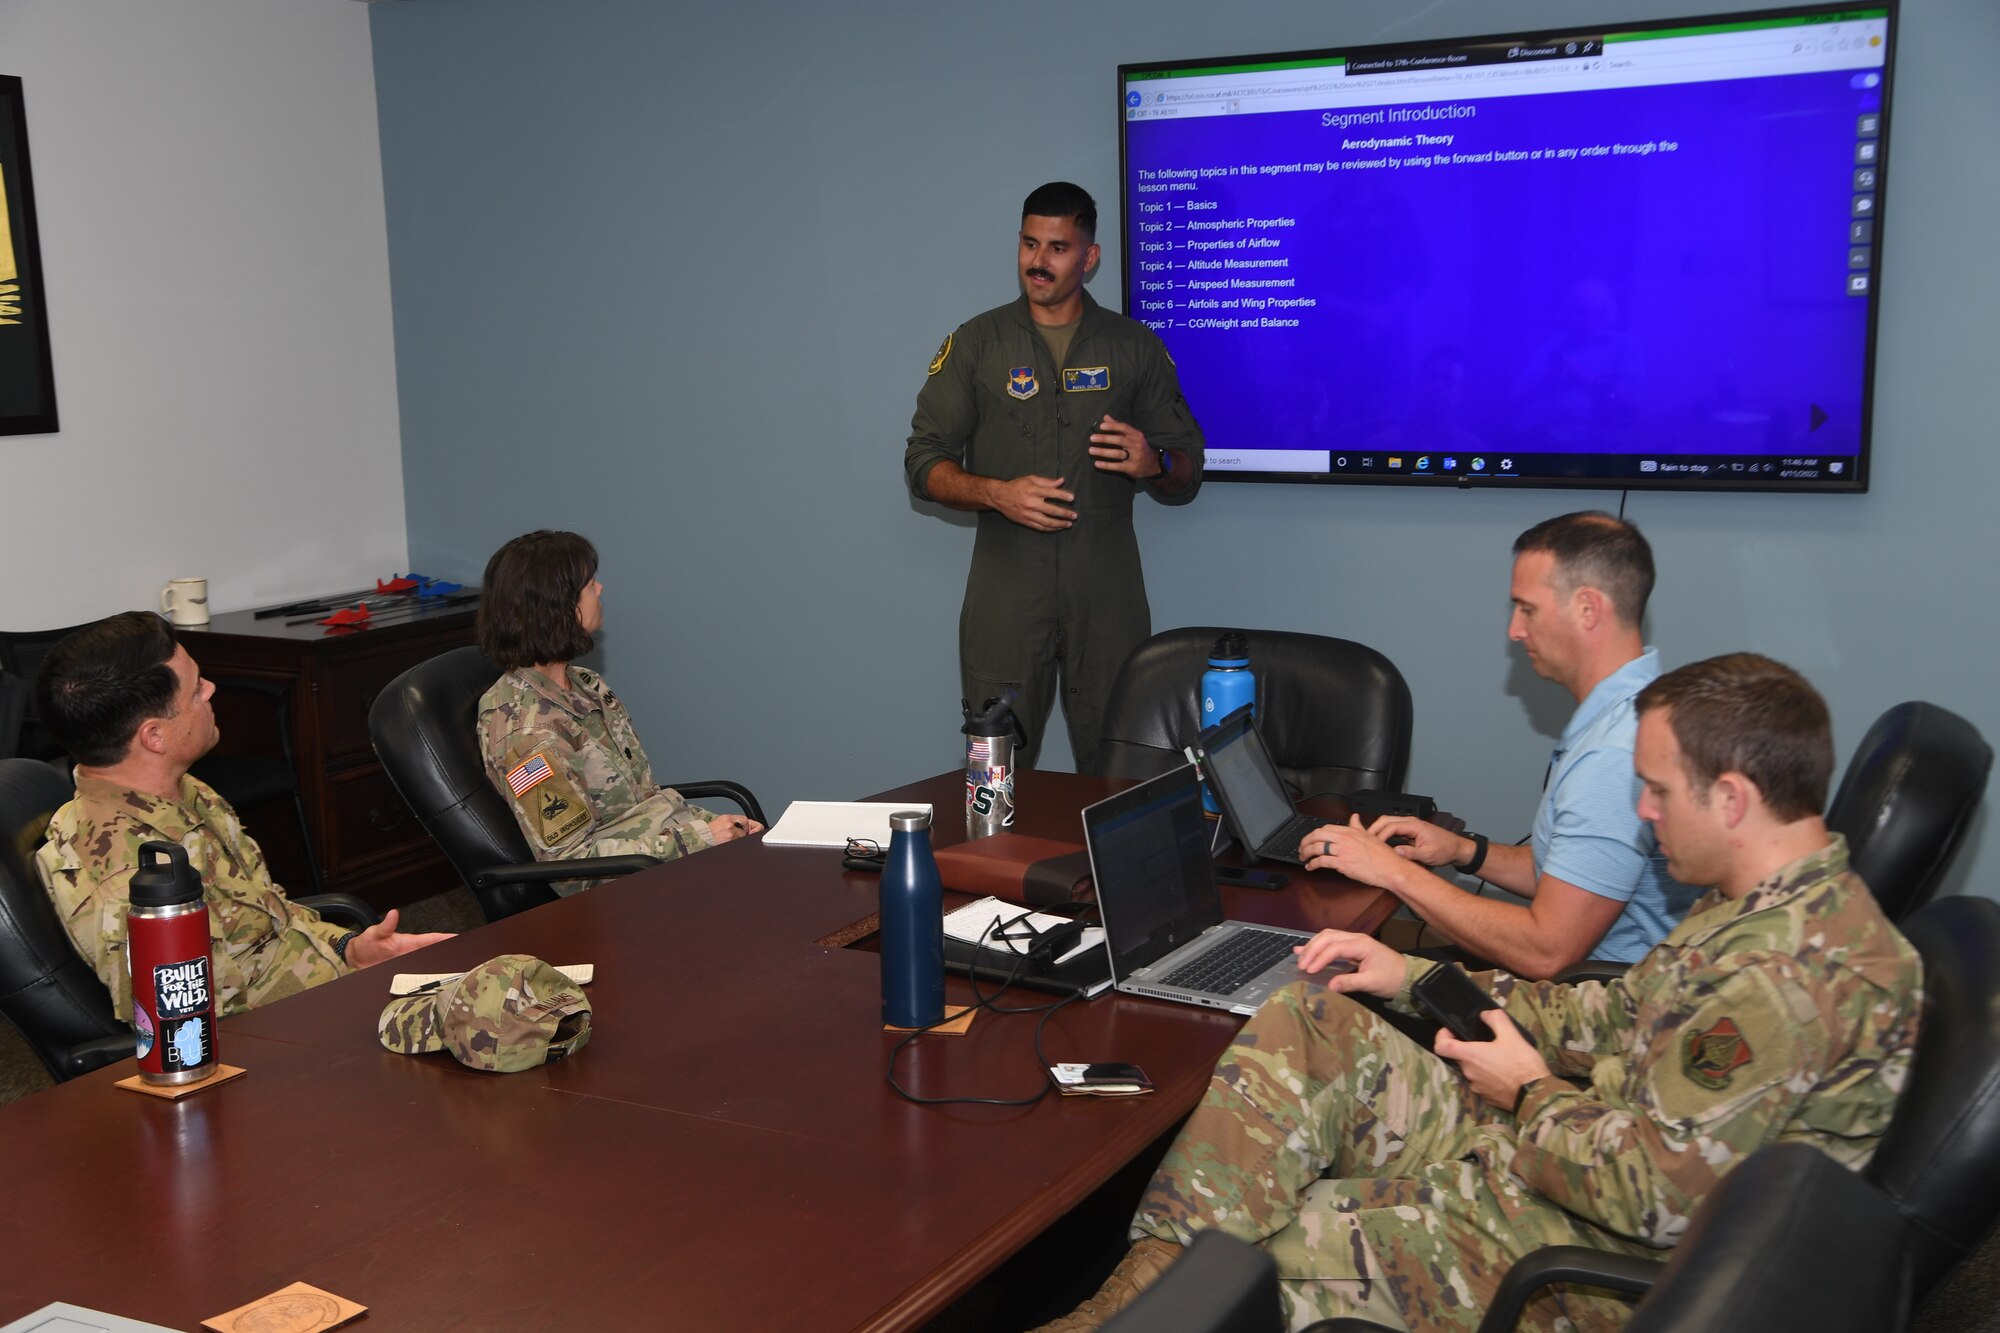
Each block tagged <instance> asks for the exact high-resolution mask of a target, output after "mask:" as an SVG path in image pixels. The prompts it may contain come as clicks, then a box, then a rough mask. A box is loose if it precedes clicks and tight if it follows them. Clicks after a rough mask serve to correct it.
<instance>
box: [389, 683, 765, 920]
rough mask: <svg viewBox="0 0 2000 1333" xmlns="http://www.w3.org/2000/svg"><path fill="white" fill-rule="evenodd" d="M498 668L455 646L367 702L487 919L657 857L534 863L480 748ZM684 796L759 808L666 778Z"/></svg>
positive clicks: (751, 810)
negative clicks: (565, 883) (485, 697)
mask: <svg viewBox="0 0 2000 1333" xmlns="http://www.w3.org/2000/svg"><path fill="white" fill-rule="evenodd" d="M499 678H500V669H499V668H498V667H496V666H494V665H493V664H492V663H491V662H489V661H488V660H487V659H486V657H485V655H484V654H482V653H481V652H480V651H479V650H478V649H477V648H455V649H453V650H452V651H451V652H448V653H443V654H440V655H439V656H437V657H433V658H431V659H430V660H429V661H428V662H419V663H418V664H417V665H416V666H413V667H411V668H410V669H409V670H408V671H405V672H404V673H403V674H402V675H400V676H398V677H396V679H394V680H392V681H390V682H389V684H388V686H387V688H385V689H384V690H383V691H382V693H381V694H379V695H377V696H376V698H375V702H374V704H373V705H372V706H371V707H370V708H369V710H368V734H369V735H370V736H371V737H372V738H373V739H374V741H375V753H376V754H377V755H379V756H380V757H381V760H382V767H383V769H384V770H386V771H387V772H388V774H389V779H390V781H392V782H394V783H395V784H396V790H397V791H398V792H399V793H401V795H402V797H403V802H404V804H406V805H408V806H409V807H410V809H412V810H414V811H415V812H416V815H417V819H418V821H419V822H421V823H422V824H423V826H424V828H425V829H427V830H428V831H429V832H430V835H431V837H433V838H435V839H436V840H437V844H438V846H440V847H442V848H443V849H444V854H445V856H446V857H447V858H448V859H449V860H450V861H451V864H452V868H453V869H454V870H456V871H458V874H459V877H460V878H461V879H463V880H464V881H465V883H466V886H467V887H469V888H470V889H471V890H472V892H473V896H474V897H476V898H477V899H478V900H479V909H480V911H482V912H484V913H485V914H486V919H487V920H488V921H498V920H500V919H501V918H502V917H507V916H512V915H514V913H516V912H524V911H526V910H527V909H528V908H530V907H537V906H540V905H541V904H543V903H548V902H554V901H555V899H556V893H555V890H554V889H552V888H550V887H549V885H550V883H551V882H552V881H555V880H559V879H606V878H609V877H611V876H613V875H625V874H630V873H631V872H633V871H635V870H643V869H645V868H646V867H647V866H650V865H657V864H659V862H658V859H657V858H655V857H651V856H636V855H635V856H599V857H583V858H576V859H571V860H563V861H537V860H535V854H534V850H533V849H532V848H530V847H529V846H528V840H527V839H526V838H525V837H523V836H522V835H521V827H520V825H519V824H517V823H515V822H514V812H513V811H512V810H510V809H509V808H508V806H507V802H506V800H505V798H503V797H502V796H501V795H500V793H499V792H498V791H497V790H496V789H495V788H494V786H493V784H492V782H491V781H490V780H489V779H488V778H487V776H486V762H485V760H484V758H483V757H482V756H481V755H480V753H479V696H480V695H482V694H484V693H486V690H487V688H488V687H489V686H491V685H492V684H493V682H494V681H496V680H498V679H499ZM670 785H672V786H673V787H674V788H675V790H677V791H679V792H680V794H681V795H683V796H685V797H687V798H688V799H689V800H694V799H695V798H697V797H703V796H721V797H725V798H727V799H728V800H730V801H733V802H735V803H736V804H737V805H738V806H740V807H741V808H742V810H743V812H744V813H745V814H747V815H749V816H750V817H751V818H752V819H754V820H756V821H757V822H758V823H760V824H762V823H766V822H767V821H766V820H765V818H764V810H763V807H762V806H760V805H758V804H757V798H756V797H755V796H752V795H751V794H750V792H749V791H748V789H746V788H744V787H742V786H739V785H738V784H736V783H734V782H725V781H720V780H718V781H714V782H690V783H673V784H670Z"/></svg>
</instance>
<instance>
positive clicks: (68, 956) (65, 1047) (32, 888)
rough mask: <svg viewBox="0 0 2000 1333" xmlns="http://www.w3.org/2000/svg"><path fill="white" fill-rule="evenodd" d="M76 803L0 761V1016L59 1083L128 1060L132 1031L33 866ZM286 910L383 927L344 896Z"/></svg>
mask: <svg viewBox="0 0 2000 1333" xmlns="http://www.w3.org/2000/svg"><path fill="white" fill-rule="evenodd" d="M75 794H76V785H75V783H74V782H72V781H71V779H70V778H69V776H68V775H67V774H66V773H64V772H63V771H62V770H60V769H58V768H56V767H54V766H52V765H50V764H47V763H44V762H42V761H41V760H38V759H18V758H16V759H0V1013H5V1014H6V1016H7V1018H8V1020H9V1021H10V1022H12V1023H13V1024H14V1026H15V1027H17V1028H19V1029H20V1030H21V1034H22V1035H23V1036H24V1037H26V1038H27V1039H28V1044H29V1045H30V1046H31V1047H33V1048H34V1051H35V1054H36V1055H37V1056H39V1057H41V1061H42V1063H43V1064H44V1065H45V1066H47V1067H48V1071H49V1074H50V1076H51V1077H53V1078H54V1079H55V1080H56V1081H57V1082H59V1083H60V1082H62V1081H63V1080H65V1079H71V1078H75V1077H76V1076H77V1075H78V1074H87V1073H89V1072H90V1071H91V1070H93V1069H97V1068H99V1067H101V1066H103V1065H107V1064H110V1063H111V1062H112V1061H114V1060H119V1059H123V1058H124V1057H125V1056H128V1055H130V1054H131V1053H132V1030H131V1029H130V1028H129V1027H127V1026H126V1025H125V1024H124V1023H122V1022H120V1021H119V1020H118V1018H117V1017H116V1016H115V1015H114V1014H113V1013H112V1011H111V995H110V992H108V991H106V990H105V989H104V983H103V982H101V981H99V980H98V979H97V973H95V972H94V971H92V970H91V967H90V964H89V963H88V962H86V961H84V959H83V956H82V955H80V954H79V953H77V951H76V947H75V946H74V945H72V944H71V943H70V939H69V935H68V933H67V932H65V931H64V930H63V925H62V922H61V921H60V920H59V919H58V918H57V917H56V911H55V907H54V905H53V904H52V903H50V901H49V896H48V892H47V891H46V890H45V889H43V888H42V882H41V877H40V876H39V875H37V874H36V873H35V868H34V865H33V860H34V855H35V850H36V848H38V847H40V846H41V845H42V843H43V842H45V841H46V840H47V833H48V826H49V816H50V815H52V814H54V813H55V811H56V808H57V807H58V806H60V805H62V804H63V803H64V802H65V801H67V800H69V798H70V797H71V796H73V795H75ZM293 901H294V902H297V903H300V904H302V905H304V906H307V907H311V908H313V909H314V910H315V911H317V912H318V913H319V914H320V915H321V916H324V917H326V918H327V919H328V920H330V921H337V922H339V923H341V924H342V925H345V926H348V927H351V928H353V929H355V930H365V929H367V928H368V927H369V926H372V925H374V924H375V923H376V922H377V921H379V920H381V916H380V915H379V914H378V913H377V912H376V911H375V909H374V908H372V907H370V906H369V905H368V904H367V903H365V902H363V901H362V900H361V899H359V898H356V897H354V896H353V895H351V894H345V893H323V894H316V895H310V896H307V897H303V898H295V899H293Z"/></svg>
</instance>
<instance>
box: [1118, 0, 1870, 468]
mask: <svg viewBox="0 0 2000 1333" xmlns="http://www.w3.org/2000/svg"><path fill="white" fill-rule="evenodd" d="M1894 20H1895V9H1894V6H1893V5H1885V6H1880V7H1874V8H1863V9H1849V10H1824V9H1816V10H1803V9H1799V10H1782V11H1759V12H1757V13H1749V14H1726V15H1717V16H1713V17H1705V18H1700V19H1676V20H1671V21H1662V22H1660V23H1653V24H1635V25H1622V26H1619V27H1617V28H1615V29H1605V30H1593V31H1588V32H1581V31H1580V32H1559V33H1553V34H1551V33H1534V34H1513V35H1501V36H1497V37H1478V38H1467V39H1463V40H1453V41H1429V42H1423V43H1420V44H1413V45H1398V46H1371V47H1364V48H1354V49H1350V50H1334V51H1319V52H1307V53H1292V54H1283V55H1262V56H1235V57H1228V58H1224V59H1211V60H1184V61H1174V62H1168V63H1159V64H1145V65H1125V66H1121V67H1120V68H1119V72H1118V73H1119V95H1120V102H1121V116H1122V120H1121V124H1122V126H1123V131H1124V134H1123V141H1122V154H1121V155H1122V172H1121V176H1122V182H1121V184H1122V191H1123V198H1122V204H1123V225H1124V230H1123V233H1122V241H1123V259H1124V295H1125V310H1126V313H1128V314H1130V315H1131V316H1132V317H1133V318H1135V319H1138V320H1141V321H1143V322H1145V323H1146V324H1148V325H1149V326H1151V327H1152V328H1153V329H1154V330H1156V331H1157V332H1158V333H1159V335H1160V337H1161V338H1162V339H1163V340H1165V342H1166V345H1167V349H1168V351H1169V352H1170V353H1171V354H1172V355H1173V358H1174V362H1175V364H1176V365H1177V366H1178V367H1179V370H1180V377H1181V384H1182V388H1183V389H1184V390H1185V392H1186V394H1187V399H1188V403H1189V405H1190V406H1191V407H1192V408H1193V409H1194V413H1195V416H1196V417H1197V418H1198V419H1199V420H1200V422H1201V424H1202V427H1203V430H1204V431H1205V433H1206V435H1207V438H1208V474H1207V475H1208V476H1209V477H1210V478H1211V479H1218V478H1219V479H1240V480H1249V481H1308V482H1400V483H1403V484H1415V485H1433V486H1485V485H1499V486H1520V485H1526V486H1597V487H1612V488H1626V487H1630V488H1641V487H1663V488H1711V489H1739V490H1809V491H1829V490H1831V491H1861V490H1866V489H1867V485H1868V466H1869V411H1870V407H1871V403H1872V399H1873V394H1872V385H1871V380H1872V376H1873V370H1874V337H1875V304H1876V300H1877V297H1878V296H1879V293H1880V286H1879V279H1880V276H1881V264H1880V262H1879V257H1880V255H1881V241H1882V224H1883V217H1882V214H1883V199H1884V190H1883V186H1884V182H1885V180H1886V173H1887V169H1888V162H1887V145H1888V111H1889V76H1890V67H1891V57H1892V53H1893V50H1894V36H1895V23H1894Z"/></svg>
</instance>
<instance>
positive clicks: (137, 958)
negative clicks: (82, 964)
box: [125, 842, 216, 1083]
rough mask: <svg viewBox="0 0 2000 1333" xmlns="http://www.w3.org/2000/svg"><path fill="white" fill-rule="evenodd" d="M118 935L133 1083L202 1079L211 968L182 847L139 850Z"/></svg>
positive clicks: (212, 1053) (209, 1059)
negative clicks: (134, 1048)
mask: <svg viewBox="0 0 2000 1333" xmlns="http://www.w3.org/2000/svg"><path fill="white" fill-rule="evenodd" d="M125 932H126V944H125V959H126V963H127V964H128V965H129V966H130V967H131V969H132V1030H133V1033H134V1034H135V1035H136V1036H137V1038H138V1056H139V1077H141V1078H143V1079H144V1080H145V1081H146V1082H148V1083H192V1082H194V1081H195V1080H197V1079H202V1078H207V1077H208V1076H209V1074H210V1073H212V1072H214V1069H215V1063H216V1045H215V984H214V976H215V968H214V960H213V958H212V956H211V954H210V952H209V942H208V905H207V904H206V903H204V902H203V901H202V896H201V877H200V876H199V875H197V874H195V873H194V869H193V867H191V866H189V865H188V859H187V849H186V848H184V847H181V846H179V845H178V844H176V843H171V842H145V843H141V844H140V845H139V868H138V869H137V870H135V871H133V872H132V888H131V906H130V908H129V909H128V910H127V912H126V914H125Z"/></svg>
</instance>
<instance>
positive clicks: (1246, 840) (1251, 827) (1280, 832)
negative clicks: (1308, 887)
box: [1194, 704, 1326, 866]
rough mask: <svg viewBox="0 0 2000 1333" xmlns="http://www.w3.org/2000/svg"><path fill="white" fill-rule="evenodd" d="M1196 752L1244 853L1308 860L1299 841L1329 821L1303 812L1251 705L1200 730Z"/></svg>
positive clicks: (1300, 861)
mask: <svg viewBox="0 0 2000 1333" xmlns="http://www.w3.org/2000/svg"><path fill="white" fill-rule="evenodd" d="M1194 752H1195V758H1196V759H1198V760H1200V761H1201V771H1202V774H1203V776H1205V777H1207V779H1208V784H1209V786H1210V787H1212V788H1214V790H1215V799H1216V803H1217V804H1219V805H1220V806H1221V807H1222V814H1223V817H1224V818H1225V819H1227V820H1228V821H1229V824H1230V827H1231V828H1233V829H1234V830H1235V832H1236V837H1237V840H1238V841H1239V842H1241V843H1242V844H1243V849H1244V853H1245V855H1246V856H1248V857H1249V858H1250V859H1252V860H1258V859H1262V860H1265V861H1282V862H1284V863H1285V864H1287V865H1295V866H1302V865H1304V864H1305V861H1304V860H1303V859H1301V858H1300V856H1299V843H1300V841H1301V840H1303V839H1304V838H1305V836H1306V834H1308V833H1311V832H1312V831H1313V830H1314V829H1316V828H1318V827H1319V826H1320V825H1321V824H1324V823H1325V822H1326V820H1324V819H1322V818H1320V817H1318V816H1315V815H1307V814H1301V813H1299V808H1298V806H1297V805H1296V804H1294V803H1293V801H1292V798H1291V796H1290V795H1289V794H1288V793H1287V792H1286V791H1285V780H1284V779H1283V778H1281V777H1279V776H1278V765H1277V764H1276V763H1275V762H1273V761H1272V759H1271V752H1270V750H1269V749H1267V748H1266V747H1265V745H1264V738H1263V736H1262V735H1260V734H1259V733H1258V731H1257V727H1256V723H1255V722H1254V720H1253V719H1252V718H1251V716H1250V705H1249V704H1244V705H1243V706H1242V707H1241V708H1239V709H1237V710H1236V711H1235V712H1233V713H1231V714H1230V715H1229V716H1228V717H1225V718H1223V719H1222V721H1220V722H1218V723H1216V724H1215V725H1214V726H1212V727H1210V728H1208V729H1207V730H1206V731H1204V732H1202V733H1201V736H1200V737H1199V738H1198V739H1197V740H1196V741H1195V743H1194Z"/></svg>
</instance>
